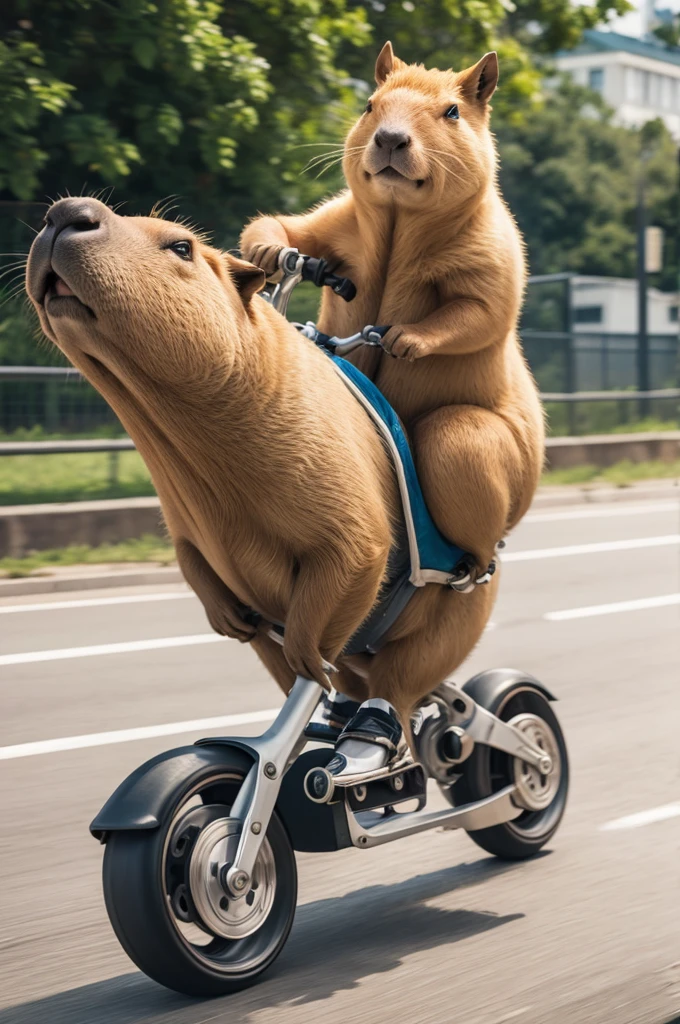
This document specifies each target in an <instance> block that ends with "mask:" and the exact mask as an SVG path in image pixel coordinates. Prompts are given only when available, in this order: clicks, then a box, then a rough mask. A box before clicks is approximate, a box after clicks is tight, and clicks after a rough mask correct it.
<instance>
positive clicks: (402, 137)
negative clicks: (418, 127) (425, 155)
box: [373, 128, 411, 151]
mask: <svg viewBox="0 0 680 1024" xmlns="http://www.w3.org/2000/svg"><path fill="white" fill-rule="evenodd" d="M373 141H374V142H375V144H376V146H377V147H378V149H389V150H390V151H392V150H395V149H407V148H408V146H410V145H411V136H410V135H408V134H407V133H406V132H405V131H403V130H402V129H401V128H378V130H377V132H376V133H375V135H374V136H373Z"/></svg>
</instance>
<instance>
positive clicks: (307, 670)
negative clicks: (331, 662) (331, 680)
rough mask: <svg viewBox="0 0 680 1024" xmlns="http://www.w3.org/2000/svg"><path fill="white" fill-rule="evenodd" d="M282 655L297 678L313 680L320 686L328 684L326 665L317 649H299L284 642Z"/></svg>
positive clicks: (292, 644)
mask: <svg viewBox="0 0 680 1024" xmlns="http://www.w3.org/2000/svg"><path fill="white" fill-rule="evenodd" d="M283 653H284V655H285V658H286V661H287V662H288V664H289V665H290V667H291V668H292V670H293V672H295V674H296V675H297V676H302V677H303V678H304V679H315V680H316V681H317V683H321V685H322V686H323V685H326V684H327V683H328V676H327V674H326V669H325V664H326V663H325V662H324V659H323V658H322V656H321V653H320V651H319V650H318V649H316V648H312V647H306V648H301V647H299V646H297V645H296V644H294V643H290V642H288V643H286V641H285V640H284V644H283Z"/></svg>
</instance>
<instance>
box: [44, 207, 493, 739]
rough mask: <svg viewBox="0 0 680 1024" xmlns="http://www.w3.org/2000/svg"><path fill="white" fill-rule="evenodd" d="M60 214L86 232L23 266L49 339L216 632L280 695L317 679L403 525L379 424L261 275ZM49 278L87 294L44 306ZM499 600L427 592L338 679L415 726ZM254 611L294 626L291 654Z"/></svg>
mask: <svg viewBox="0 0 680 1024" xmlns="http://www.w3.org/2000/svg"><path fill="white" fill-rule="evenodd" d="M69 203H76V204H79V206H78V209H79V211H80V212H79V218H80V220H81V221H82V222H83V223H85V222H87V223H89V224H91V225H92V229H91V230H84V229H81V230H76V229H74V228H69V227H66V228H65V229H62V230H61V231H60V233H59V234H58V235H57V236H56V241H55V240H54V235H51V236H50V235H49V233H47V234H46V233H43V234H42V235H41V236H38V238H37V239H36V241H35V242H34V246H33V249H32V251H31V256H30V259H29V265H28V274H27V287H28V291H29V294H30V296H31V299H32V300H33V303H34V305H35V306H36V309H37V311H38V314H39V316H40V319H41V323H42V327H43V330H44V332H45V334H46V335H47V336H48V338H50V339H51V340H52V341H53V342H54V343H55V344H57V345H58V346H59V348H60V349H61V350H62V351H63V352H64V353H65V354H66V356H67V357H68V358H69V359H70V360H71V362H72V363H73V364H74V365H75V366H77V367H78V368H79V369H80V370H81V371H82V372H83V374H84V375H85V376H86V377H87V378H88V379H89V380H90V381H91V383H92V384H93V385H94V386H95V387H96V388H97V389H98V390H99V391H100V392H101V394H102V395H103V396H104V397H105V398H106V400H107V401H108V402H109V403H110V405H111V406H112V407H113V409H114V410H115V411H116V413H117V414H118V416H119V417H120V419H121V422H122V423H123V424H124V426H125V427H126V429H127V430H128V432H129V434H130V435H131V437H132V438H133V439H134V441H135V443H136V445H137V447H138V449H139V450H140V452H141V454H142V456H143V458H144V460H145V462H146V463H147V465H148V467H149V469H150V471H151V475H152V477H153V480H154V484H155V486H156V489H157V491H158V494H159V497H160V500H161V505H162V508H163V512H164V516H165V519H166V522H167V525H168V528H169V531H170V534H171V536H172V539H173V541H174V543H175V546H176V549H177V557H178V560H179V564H180V567H181V569H182V571H183V573H184V574H185V576H186V578H187V580H188V582H189V583H190V585H191V586H192V587H193V588H194V590H195V591H196V593H197V594H198V596H199V598H200V599H201V601H202V602H203V605H204V606H205V610H206V613H207V615H208V619H209V621H210V623H211V625H212V627H213V628H214V629H215V630H216V631H217V632H218V633H222V634H226V635H228V636H233V637H237V638H238V639H240V640H249V639H253V644H254V646H255V648H256V650H257V652H258V654H259V655H260V657H261V658H262V660H263V661H264V662H265V664H266V665H267V666H268V668H269V669H270V671H271V672H272V674H273V675H274V676H275V678H276V679H277V681H278V682H279V684H280V685H281V687H282V688H283V689H284V691H287V689H288V688H289V687H290V684H291V682H292V680H293V678H294V673H296V672H300V673H302V674H304V675H307V676H309V677H312V678H315V679H318V680H319V681H320V682H322V683H323V682H325V681H326V677H325V674H324V671H323V666H322V661H321V659H322V658H325V659H327V660H329V661H335V660H336V659H338V656H339V654H340V651H341V650H342V648H343V646H344V645H345V643H346V641H347V640H348V638H349V637H350V636H351V634H352V633H353V632H354V631H355V629H356V628H357V627H358V625H359V624H360V623H361V621H362V620H363V619H364V617H365V616H366V614H367V613H368V611H369V610H370V608H371V607H372V606H373V604H374V603H375V600H376V596H377V594H378V591H379V587H380V584H381V581H382V579H383V577H384V573H385V567H386V560H387V555H388V551H389V549H390V545H391V542H392V533H393V523H394V521H395V519H396V517H397V515H398V495H397V489H396V484H395V481H394V474H393V471H392V467H391V465H390V463H389V460H388V458H387V455H386V453H385V451H384V449H383V446H382V444H381V442H380V440H379V438H378V435H377V433H376V431H375V428H374V427H373V425H372V424H371V422H370V420H369V419H368V417H367V416H366V414H365V413H364V411H363V410H362V409H361V407H360V406H359V405H358V403H357V402H356V401H355V399H354V398H353V397H352V396H351V394H350V392H349V391H348V389H347V388H346V386H345V385H344V384H343V383H342V381H341V380H340V379H339V377H338V376H337V374H336V372H335V371H334V369H333V367H332V364H331V362H330V360H328V359H327V357H326V356H324V355H323V354H322V353H321V352H319V351H318V350H317V349H316V348H315V347H314V345H313V344H311V343H310V342H308V341H307V340H306V339H304V338H303V337H301V336H300V335H299V334H298V332H297V331H296V330H295V329H294V328H293V327H292V326H291V325H290V324H288V323H287V322H286V321H285V320H284V319H283V318H282V317H281V316H280V315H279V314H278V313H276V312H275V311H274V310H273V309H272V308H271V307H270V306H268V305H267V304H266V303H264V302H262V301H261V300H260V299H259V298H256V297H254V292H255V291H256V290H258V289H259V287H261V285H262V281H263V275H262V272H261V271H259V270H256V269H255V268H254V267H253V266H251V265H249V264H246V263H244V262H242V261H240V260H236V259H234V258H233V257H231V256H229V255H226V254H223V253H219V252H217V251H215V250H214V249H211V248H209V247H208V246H207V245H204V244H202V243H201V242H200V241H199V240H198V239H197V238H196V237H195V236H194V235H192V233H191V232H189V231H188V230H186V229H185V228H183V227H181V226H178V225H177V224H172V223H167V222H164V221H162V220H158V219H151V218H140V217H121V216H118V215H116V214H114V213H113V212H112V211H111V210H109V209H108V208H107V207H105V206H104V205H103V204H102V203H98V202H96V201H95V200H90V199H81V200H62V201H61V202H60V203H57V204H55V206H53V207H52V209H51V210H50V211H49V213H48V217H49V218H50V220H49V221H48V224H50V223H51V224H54V225H57V226H58V225H59V223H60V221H61V222H66V223H70V222H69V221H68V216H69V214H68V209H69V208H68V206H65V205H64V204H69ZM95 225H98V226H96V227H95ZM50 230H54V229H53V228H52V229H50ZM178 240H186V241H188V242H190V243H191V244H192V246H193V259H192V260H191V261H184V260H182V259H180V258H179V256H177V255H176V254H175V253H174V252H173V251H172V250H171V249H169V248H168V246H169V245H170V244H171V243H173V242H176V241H178ZM50 272H53V273H56V274H58V275H59V278H60V279H61V281H62V282H65V285H62V284H59V285H58V286H59V288H61V294H64V289H65V288H68V289H70V290H71V291H72V292H73V293H74V296H77V298H76V297H65V298H64V297H62V298H55V296H54V292H48V293H47V294H46V282H48V281H49V277H48V274H49V273H50ZM58 294H59V293H58ZM494 593H495V584H494V585H493V586H491V587H488V588H482V589H481V590H479V591H478V592H476V593H474V594H471V595H459V594H456V593H454V592H452V591H450V590H446V589H445V588H443V587H438V586H428V587H426V588H425V589H424V590H423V591H420V592H419V593H418V594H417V595H416V597H415V598H414V600H413V601H412V602H411V604H410V606H409V607H408V609H407V611H406V613H405V614H404V615H403V616H402V618H401V619H400V621H399V622H398V623H397V626H396V627H395V629H394V631H393V636H392V638H391V642H390V643H389V644H387V646H386V647H385V648H384V649H383V650H382V651H381V652H380V653H379V654H378V655H376V656H375V657H374V658H373V659H366V658H356V659H348V660H346V661H342V660H341V661H340V676H339V682H338V685H339V687H340V688H341V689H344V690H346V691H347V692H349V693H354V694H355V695H357V696H359V697H365V696H366V695H367V694H369V693H370V694H371V695H373V696H382V697H386V698H387V699H390V700H391V701H392V702H393V703H394V705H395V707H396V708H397V711H398V713H399V714H400V716H401V718H402V721H404V722H405V723H406V722H407V719H408V714H409V712H410V710H411V708H412V707H413V706H414V704H415V703H416V702H417V701H418V700H419V699H420V698H422V697H423V696H424V695H425V694H426V693H427V692H429V691H430V690H431V689H432V688H433V687H434V686H436V685H437V684H438V683H439V682H440V681H441V680H442V679H443V678H444V677H445V676H446V675H447V674H448V673H449V672H451V671H452V670H453V669H454V668H455V667H456V666H457V665H458V664H459V663H460V662H461V661H462V659H463V658H464V657H465V656H466V655H467V654H468V652H469V651H470V650H471V648H472V647H473V645H474V644H475V643H476V641H477V639H478V638H479V636H480V635H481V632H482V630H483V628H484V625H485V623H486V621H487V619H488V616H489V613H490V610H491V606H492V603H493V597H494ZM244 606H248V607H252V608H255V609H256V610H257V611H259V612H260V613H262V614H263V615H264V616H265V618H267V619H272V620H281V621H283V620H285V622H286V642H285V646H284V649H283V651H281V649H280V648H278V647H277V646H276V645H275V644H274V643H273V642H272V641H271V640H269V639H268V638H267V637H266V636H265V635H264V634H263V633H262V632H259V633H257V634H256V635H254V632H253V630H252V628H251V627H249V626H248V625H247V624H246V623H245V622H244V620H243V618H242V613H243V609H244Z"/></svg>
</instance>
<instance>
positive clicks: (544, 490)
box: [527, 480, 680, 514]
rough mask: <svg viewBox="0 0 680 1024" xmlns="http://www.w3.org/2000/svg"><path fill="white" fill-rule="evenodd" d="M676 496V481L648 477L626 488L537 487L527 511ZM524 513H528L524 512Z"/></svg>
mask: <svg viewBox="0 0 680 1024" xmlns="http://www.w3.org/2000/svg"><path fill="white" fill-rule="evenodd" d="M664 498H677V499H678V501H680V480H650V481H649V483H639V484H629V485H628V486H626V487H604V486H602V487H599V486H593V487H588V486H584V487H577V486H575V485H574V484H571V485H567V486H563V487H558V486H555V487H540V488H539V489H538V491H537V492H536V496H535V498H534V500H533V502H532V505H531V508H530V509H529V512H531V511H535V510H538V509H541V508H556V507H559V506H561V505H563V506H571V505H594V504H604V503H606V502H612V503H614V502H620V501H660V500H662V499H664ZM527 514H528V513H527Z"/></svg>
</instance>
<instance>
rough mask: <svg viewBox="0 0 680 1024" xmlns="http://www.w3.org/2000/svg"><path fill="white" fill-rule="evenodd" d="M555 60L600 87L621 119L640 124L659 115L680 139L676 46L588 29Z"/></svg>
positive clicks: (588, 83) (678, 54) (585, 82)
mask: <svg viewBox="0 0 680 1024" xmlns="http://www.w3.org/2000/svg"><path fill="white" fill-rule="evenodd" d="M555 64H556V65H557V68H558V69H559V70H560V71H566V72H568V73H569V74H570V75H571V76H572V77H573V79H574V81H576V82H578V83H579V85H586V86H589V87H590V88H591V89H595V90H596V91H597V92H599V93H601V95H602V97H603V99H604V100H605V102H606V103H607V104H608V106H610V107H612V109H613V110H614V111H615V116H616V120H617V121H619V122H620V123H621V124H625V125H630V126H632V127H636V128H639V127H640V126H641V125H643V124H645V123H646V122H647V121H652V120H654V119H655V118H657V117H660V118H662V119H663V120H664V122H665V123H666V127H667V128H668V130H669V132H670V133H671V135H672V136H673V137H674V138H675V139H678V140H680V49H678V48H675V47H669V46H666V45H665V44H664V43H662V42H661V41H660V40H659V41H657V42H649V41H644V40H642V39H635V38H633V37H632V36H622V35H619V33H618V32H600V31H598V30H596V29H592V30H588V31H586V32H585V33H584V36H583V42H582V43H581V45H580V46H578V47H577V48H576V49H574V50H569V51H564V50H563V51H561V52H560V53H558V54H557V56H556V58H555Z"/></svg>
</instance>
